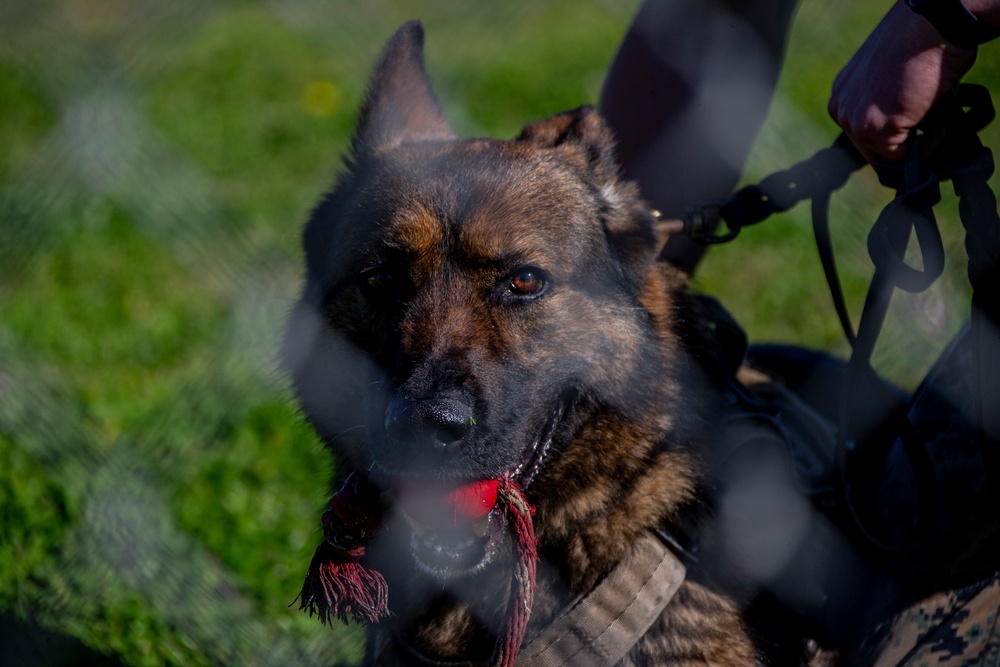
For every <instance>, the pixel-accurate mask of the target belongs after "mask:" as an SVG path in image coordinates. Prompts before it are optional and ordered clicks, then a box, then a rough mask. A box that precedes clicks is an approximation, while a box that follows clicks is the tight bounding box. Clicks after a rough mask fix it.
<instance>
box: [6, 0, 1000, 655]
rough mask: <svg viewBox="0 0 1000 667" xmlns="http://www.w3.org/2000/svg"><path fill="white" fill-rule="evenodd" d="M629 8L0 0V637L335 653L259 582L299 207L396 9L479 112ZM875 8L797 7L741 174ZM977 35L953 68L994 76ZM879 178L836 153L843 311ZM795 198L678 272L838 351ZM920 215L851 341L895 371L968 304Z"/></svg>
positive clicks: (275, 549)
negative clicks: (883, 310)
mask: <svg viewBox="0 0 1000 667" xmlns="http://www.w3.org/2000/svg"><path fill="white" fill-rule="evenodd" d="M636 6H637V3H636V2H635V1H634V0H629V1H628V2H619V1H613V0H573V1H568V0H508V1H507V2H504V3H473V2H458V1H457V0H449V1H447V2H436V3H429V2H416V1H402V0H379V1H375V2H367V3H349V2H346V1H343V0H340V1H333V2H320V1H319V0H268V1H265V2H249V1H236V0H231V1H224V0H212V1H202V0H177V1H175V2H169V3H168V2H154V1H151V0H5V1H4V2H2V3H0V663H2V664H4V665H63V664H79V663H85V662H89V663H93V664H99V663H104V664H111V665H114V664H127V665H143V666H145V665H163V664H172V665H217V664H225V665H230V664H239V665H256V664H261V665H264V664H268V665H270V664H274V665H287V664H298V665H310V664H338V663H343V664H353V663H354V662H355V661H356V660H357V658H358V655H359V650H360V646H361V636H362V634H361V631H360V630H359V629H358V628H354V627H350V628H337V629H334V630H333V631H330V630H328V629H326V628H323V627H321V626H320V624H319V623H318V622H317V621H316V620H315V619H309V618H308V617H306V616H305V615H304V614H302V613H301V612H299V611H297V610H296V609H295V608H294V607H291V608H290V607H289V606H288V605H289V603H291V602H292V599H293V598H294V597H295V595H296V593H297V592H298V588H299V586H300V585H301V581H302V575H303V573H304V568H305V566H306V565H307V564H308V561H309V558H310V555H311V553H312V549H313V548H314V546H315V544H316V543H317V541H318V539H319V537H320V531H319V521H318V519H319V512H320V510H321V507H322V505H323V502H324V500H325V499H326V497H327V494H328V490H327V481H328V478H329V475H330V471H331V466H330V462H329V461H328V459H327V456H326V455H325V454H324V453H323V451H322V449H321V447H320V446H319V444H318V442H317V441H316V439H315V437H314V436H313V435H312V434H311V433H310V432H309V430H308V428H306V427H305V425H304V424H303V422H302V420H301V419H300V417H299V416H298V415H297V414H296V412H295V409H294V407H293V406H292V404H291V402H290V400H289V393H288V389H287V386H286V383H285V380H284V378H283V377H282V376H281V374H280V372H279V371H278V370H277V368H276V364H275V356H276V350H277V346H278V341H279V340H280V335H281V330H282V322H283V319H284V316H285V313H286V312H287V310H288V309H289V307H290V305H291V303H292V302H293V300H294V299H295V297H296V293H297V289H298V283H299V276H300V272H301V256H300V252H299V246H298V233H299V228H300V225H301V223H302V221H303V219H304V216H305V214H306V212H307V211H308V209H309V208H310V206H311V205H312V204H313V202H314V201H315V200H316V199H317V197H318V196H319V194H320V193H321V192H322V191H323V190H324V189H325V188H326V187H327V186H328V184H329V183H330V181H331V179H332V175H333V174H334V173H335V169H336V168H337V165H338V161H339V155H340V153H341V151H342V150H343V149H344V147H345V144H346V141H347V138H348V134H349V132H350V130H351V128H352V126H353V122H354V113H355V110H356V105H357V103H358V100H359V97H360V95H361V93H362V91H363V88H364V84H365V81H366V79H367V76H368V74H369V70H370V67H371V65H372V63H373V60H374V58H375V57H376V55H377V52H378V50H379V48H380V47H381V45H382V43H383V42H384V40H385V39H386V38H387V37H388V36H389V35H390V34H391V32H392V31H393V29H394V28H395V27H396V26H397V25H398V24H399V23H401V22H402V21H404V20H407V19H409V18H414V17H419V18H422V19H423V20H424V23H425V28H426V30H427V61H428V66H429V69H430V71H431V75H432V78H433V79H434V81H435V85H436V88H437V90H438V93H439V96H440V98H441V101H442V104H443V106H444V107H445V109H446V114H447V115H448V117H449V118H450V119H451V121H452V122H453V125H454V126H455V127H456V129H457V130H458V131H459V132H460V133H461V134H464V135H472V134H489V135H496V136H508V137H509V136H513V135H515V134H516V133H517V131H518V130H519V128H520V127H521V125H523V124H524V123H525V122H527V121H528V120H530V119H535V118H538V117H541V116H544V115H547V114H550V113H554V112H557V111H561V110H564V109H567V108H571V107H575V106H578V105H580V104H583V103H593V102H595V101H596V99H597V95H598V92H599V90H600V86H601V82H602V79H603V76H604V72H605V70H606V68H607V65H608V63H609V61H610V59H611V56H612V54H613V53H614V50H615V48H616V46H617V43H618V41H619V40H620V39H621V36H622V35H623V34H624V30H625V28H626V26H627V24H628V22H629V20H630V17H631V15H632V13H633V12H634V10H635V8H636ZM887 6H888V3H867V2H861V1H860V0H852V1H851V2H840V3H830V2H822V1H820V0H806V1H805V2H803V3H802V5H801V7H800V9H799V13H798V17H797V20H796V22H795V29H794V32H793V35H792V39H791V42H790V44H789V50H788V59H787V63H786V67H785V70H784V73H783V76H782V79H781V83H780V89H779V94H778V96H777V98H776V99H775V102H774V104H773V108H772V112H771V115H770V117H769V120H768V123H767V126H766V127H765V129H764V131H763V132H762V134H761V136H760V137H759V139H758V141H757V144H756V147H755V149H754V152H753V154H752V157H751V160H750V164H749V165H748V167H747V171H746V180H748V181H751V180H757V179H759V178H761V177H763V176H764V175H766V174H768V173H770V172H771V171H774V170H776V169H780V168H785V167H787V166H790V165H791V164H792V163H794V162H796V161H798V160H801V159H803V158H805V157H807V156H808V155H811V154H812V153H813V152H814V151H816V150H818V149H819V148H821V147H823V146H825V145H827V144H828V143H829V142H831V141H832V139H833V138H834V136H835V134H836V131H835V128H834V127H833V124H832V123H831V122H830V121H829V120H828V119H827V118H826V113H825V108H826V99H827V94H828V91H829V88H830V84H831V82H832V80H833V77H834V75H835V74H836V72H837V70H838V69H839V67H840V66H841V65H842V64H843V63H844V62H845V61H846V60H847V58H848V57H849V55H850V54H851V53H852V52H853V50H854V49H855V48H856V47H857V46H858V45H859V44H860V43H861V41H862V40H863V38H864V37H865V35H867V33H868V31H869V30H870V29H871V28H872V27H873V26H874V25H875V23H876V22H877V20H878V18H879V17H880V15H881V14H882V13H883V12H884V10H885V9H886V8H887ZM998 56H1000V52H998V51H997V47H996V46H995V45H991V46H986V47H984V48H983V49H982V50H981V55H980V61H979V63H978V64H977V66H976V69H975V71H974V72H973V74H972V76H971V77H970V79H972V80H976V81H979V82H982V83H986V84H987V85H990V86H991V88H993V89H994V90H996V89H997V86H996V85H993V84H995V83H996V82H997V81H1000V57H998ZM987 142H988V143H989V144H990V145H992V146H998V145H1000V135H998V134H997V130H996V129H995V128H991V130H990V131H989V132H988V136H987ZM887 201H888V193H887V192H886V191H884V190H882V189H880V188H879V186H878V185H877V183H876V182H875V180H874V179H873V178H872V177H871V175H870V174H865V175H862V176H860V177H855V179H853V180H852V183H851V184H850V185H849V186H848V188H846V190H845V191H844V193H843V194H841V195H840V196H838V197H837V198H836V200H835V203H834V210H833V217H832V220H833V227H834V230H835V231H834V233H835V236H836V247H837V251H838V258H839V261H840V266H841V270H842V272H843V274H844V275H843V279H844V282H845V287H846V291H847V294H848V297H849V300H850V302H851V304H852V307H853V308H854V312H855V313H857V310H858V308H859V307H860V303H861V299H862V298H863V294H864V289H865V287H866V285H867V280H868V278H869V276H870V266H869V262H868V258H867V254H866V251H865V249H864V238H865V234H866V233H867V230H868V228H869V227H870V225H871V224H872V222H873V221H874V219H875V216H876V215H877V213H878V211H879V210H880V208H881V206H882V205H884V204H885V203H886V202H887ZM806 216H807V211H805V210H796V211H794V212H793V213H792V214H790V215H785V216H782V217H781V218H777V219H775V220H772V221H770V222H768V223H767V224H765V225H761V226H759V227H756V228H753V229H749V230H746V231H745V232H744V234H743V235H742V236H741V237H740V239H739V240H738V241H737V242H735V243H733V244H731V245H729V246H725V247H721V248H716V249H714V250H713V251H712V252H711V253H710V255H709V258H708V260H707V261H706V263H705V264H704V266H703V268H702V269H701V271H700V273H699V276H698V279H697V287H698V288H699V289H702V290H704V291H707V292H710V293H713V294H715V295H717V296H719V297H721V298H722V300H723V301H724V302H725V303H726V304H727V305H728V306H729V307H730V308H731V309H732V310H733V312H734V313H735V314H736V316H737V318H738V319H739V320H740V321H741V322H742V323H743V324H744V325H745V326H746V327H747V329H748V331H749V332H750V335H751V337H752V338H753V339H754V340H757V341H764V340H779V341H785V342H795V343H801V344H806V345H810V346H815V347H822V348H825V349H830V350H834V351H837V352H844V351H845V349H846V348H845V346H844V344H843V343H842V342H841V334H840V332H839V329H838V326H837V323H836V318H835V316H834V313H833V310H832V308H831V305H830V301H829V297H828V295H827V291H826V287H825V285H824V282H823V278H822V274H821V271H820V268H819V263H818V261H817V259H816V253H815V250H814V248H813V242H812V238H811V232H810V231H809V225H808V220H807V217H806ZM940 217H941V223H942V228H943V230H944V232H945V238H946V242H947V244H948V247H949V249H950V261H949V264H948V269H947V272H946V275H945V276H944V277H943V278H942V279H941V280H939V281H938V283H937V284H936V285H935V286H934V287H933V288H932V289H931V290H930V291H929V292H928V293H926V294H924V295H920V296H918V297H913V296H906V297H905V298H897V299H896V302H895V304H896V305H895V309H894V312H893V315H892V318H891V321H890V322H889V324H888V325H887V328H886V331H885V334H884V335H883V344H882V346H881V347H880V349H879V350H878V353H877V361H878V365H879V369H880V370H882V371H883V372H884V373H885V374H887V375H889V376H890V377H893V378H894V379H896V380H897V381H899V382H901V383H903V384H905V385H908V386H912V385H913V384H914V383H915V382H916V381H918V380H919V378H920V377H921V376H922V374H923V372H924V371H925V370H926V368H927V367H928V366H929V364H930V363H931V361H932V360H933V357H934V355H935V354H936V352H937V351H938V350H939V349H940V348H941V346H942V345H943V344H944V343H945V341H946V340H947V339H948V337H949V336H950V335H951V334H952V333H953V332H954V331H955V329H956V328H957V327H958V326H959V324H960V322H961V321H962V319H963V318H964V316H965V314H966V311H967V308H968V305H967V304H968V291H967V288H966V287H965V274H964V270H965V269H964V263H963V261H962V248H961V243H962V235H961V231H960V225H959V223H958V221H957V217H956V214H955V206H954V201H953V198H950V197H948V198H946V202H945V206H944V207H943V208H942V213H941V214H940Z"/></svg>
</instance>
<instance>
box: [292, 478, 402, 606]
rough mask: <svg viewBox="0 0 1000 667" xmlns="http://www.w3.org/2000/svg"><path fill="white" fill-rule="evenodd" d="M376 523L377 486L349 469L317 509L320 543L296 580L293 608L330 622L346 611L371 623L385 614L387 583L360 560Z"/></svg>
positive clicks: (379, 513) (378, 511)
mask: <svg viewBox="0 0 1000 667" xmlns="http://www.w3.org/2000/svg"><path fill="white" fill-rule="evenodd" d="M381 525H382V510H381V501H380V498H379V491H378V489H377V488H376V487H375V486H373V485H372V484H371V483H370V482H369V481H368V479H367V478H366V477H365V476H364V475H363V474H361V473H356V472H355V473H351V475H350V476H348V478H347V479H346V480H345V481H344V485H343V486H342V487H341V489H340V490H339V491H337V493H335V494H333V498H331V499H330V505H329V507H327V509H326V511H325V512H324V513H323V542H322V544H320V545H319V547H317V549H316V553H315V554H313V558H312V562H311V563H310V564H309V572H308V573H307V574H306V580H305V582H304V583H303V585H302V592H301V593H300V594H299V597H300V598H301V599H302V603H301V604H300V605H299V609H306V610H308V611H309V615H310V616H312V615H313V614H314V613H315V614H317V615H319V620H320V621H321V622H322V623H325V624H330V623H332V622H333V618H334V617H337V618H339V619H340V620H341V621H343V622H344V623H347V621H348V615H350V616H351V617H353V618H354V620H355V621H356V622H358V623H362V624H367V623H375V622H377V621H379V620H381V619H382V618H385V617H386V616H388V615H389V592H388V586H387V585H386V583H385V579H384V578H383V577H382V575H381V573H379V572H378V571H377V570H372V569H369V568H367V567H365V566H364V565H363V564H362V563H361V560H362V558H363V557H364V555H365V551H366V547H367V544H368V541H369V540H370V539H371V538H372V536H374V535H375V533H376V532H377V531H378V529H379V527H380V526H381Z"/></svg>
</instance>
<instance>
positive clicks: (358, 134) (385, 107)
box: [353, 21, 455, 158]
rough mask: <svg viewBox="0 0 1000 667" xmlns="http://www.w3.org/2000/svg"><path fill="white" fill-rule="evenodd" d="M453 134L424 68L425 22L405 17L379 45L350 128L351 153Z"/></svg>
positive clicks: (445, 138) (443, 138) (438, 138)
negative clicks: (355, 121)
mask: <svg viewBox="0 0 1000 667" xmlns="http://www.w3.org/2000/svg"><path fill="white" fill-rule="evenodd" d="M454 138H455V133H454V132H453V131H452V129H451V126H450V125H448V121H447V120H445V118H444V115H443V114H442V113H441V109H440V108H439V107H438V104H437V101H436V100H435V99H434V91H433V90H432V89H431V83H430V80H429V79H428V77H427V71H426V70H425V69H424V29H423V26H421V24H420V22H419V21H410V22H408V23H404V24H403V25H402V26H400V27H399V29H398V30H396V32H395V34H394V35H393V36H392V37H391V38H390V39H389V41H388V43H387V44H386V45H385V48H384V49H383V50H382V56H381V58H379V62H378V65H377V66H376V67H375V73H374V74H373V75H372V79H371V82H370V83H369V84H368V94H367V95H366V96H365V101H364V103H363V104H362V105H361V116H360V118H359V120H358V127H357V130H356V131H355V133H354V141H353V153H354V156H355V157H356V158H363V157H364V156H366V155H370V154H373V153H376V152H379V151H381V150H384V149H387V148H393V147H395V146H398V145H400V144H402V143H404V142H417V141H435V140H447V139H454Z"/></svg>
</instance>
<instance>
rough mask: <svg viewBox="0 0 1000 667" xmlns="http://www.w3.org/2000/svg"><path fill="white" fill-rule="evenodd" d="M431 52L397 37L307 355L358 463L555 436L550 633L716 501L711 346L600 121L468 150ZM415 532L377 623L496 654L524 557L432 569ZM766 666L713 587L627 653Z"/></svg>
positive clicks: (397, 527)
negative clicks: (705, 447) (428, 67)
mask: <svg viewBox="0 0 1000 667" xmlns="http://www.w3.org/2000/svg"><path fill="white" fill-rule="evenodd" d="M421 50H422V32H421V29H420V27H419V25H418V24H415V23H411V24H407V25H405V26H403V27H402V28H401V29H400V30H399V31H398V32H397V33H396V35H395V36H394V37H393V38H392V40H391V41H390V42H389V44H388V45H387V47H386V49H385V51H384V53H383V56H382V59H381V62H380V63H379V65H378V67H377V70H376V72H375V74H374V77H373V79H372V82H371V85H370V88H369V91H368V95H367V98H366V100H365V101H364V104H363V106H362V110H361V116H360V121H359V124H358V128H357V130H356V134H355V136H354V140H353V145H352V149H351V154H350V156H349V160H348V162H347V169H346V173H345V174H344V175H343V176H342V177H341V178H340V179H339V182H338V183H337V185H336V186H335V188H334V189H333V190H332V191H331V192H330V193H329V194H328V195H327V196H326V197H324V198H323V200H322V201H321V202H320V204H319V205H318V207H317V208H316V209H315V211H314V212H313V214H312V216H311V217H310V219H309V221H308V224H307V226H306V229H305V233H304V246H305V254H306V269H307V272H306V279H307V282H306V287H305V292H304V295H303V297H302V299H301V301H300V303H299V304H298V305H297V306H296V308H295V309H294V312H293V313H292V317H291V324H290V328H289V333H288V337H287V342H286V362H287V364H288V367H289V369H290V371H291V374H292V377H293V382H294V386H295V388H296V392H297V395H298V398H299V400H300V403H301V405H302V407H303V409H304V411H305V413H306V415H307V416H308V418H309V419H310V421H311V423H312V424H313V426H314V427H315V428H316V430H317V432H318V433H319V434H320V435H321V436H322V437H323V439H324V440H325V441H326V442H327V443H328V445H329V447H330V448H331V450H332V451H333V453H334V455H335V457H336V460H337V461H338V463H339V468H338V470H339V471H340V472H342V473H346V472H348V471H350V470H355V469H360V470H366V471H367V470H371V471H372V472H373V475H374V477H375V479H376V480H378V479H388V478H389V477H412V478H433V479H441V480H455V481H456V483H458V482H459V481H462V480H470V479H481V478H494V477H498V476H501V475H503V474H505V473H509V472H512V471H515V470H516V469H517V468H518V466H519V464H522V463H523V462H524V461H525V460H526V459H527V458H530V456H531V455H532V453H533V451H534V448H535V447H536V446H537V445H538V444H539V443H540V441H542V440H545V441H547V442H548V441H550V442H551V444H550V446H549V447H548V448H547V455H546V456H544V457H543V461H542V464H541V466H540V468H539V469H538V471H537V474H536V475H534V476H533V478H532V477H531V475H530V474H527V473H526V472H525V471H523V470H522V471H520V472H519V475H520V477H519V481H522V483H526V484H527V488H526V494H527V498H528V500H529V501H530V503H531V504H532V505H533V506H534V507H535V508H536V513H535V515H534V525H535V530H536V533H537V536H538V539H539V553H540V557H541V564H540V569H539V582H538V585H539V589H538V593H537V595H536V601H535V606H534V609H533V612H532V616H531V629H537V628H540V627H543V626H544V625H545V624H546V623H547V622H549V621H550V620H551V619H553V617H554V616H555V615H556V614H557V613H558V612H559V611H560V609H561V608H562V607H563V606H564V605H565V604H567V603H568V602H569V601H570V600H572V599H573V598H574V597H575V596H578V595H580V594H582V593H585V592H586V591H588V590H590V589H591V588H592V587H593V586H594V585H595V584H596V583H597V582H598V581H599V580H601V578H602V577H603V576H604V575H606V574H607V573H608V572H609V571H610V570H611V569H612V568H614V566H615V565H616V564H617V563H618V562H619V561H620V560H621V559H622V557H623V555H624V554H625V553H626V552H627V550H628V549H629V548H630V545H631V544H633V542H634V541H635V540H636V539H637V538H638V537H639V536H641V535H642V534H644V533H645V532H646V531H648V530H649V529H650V528H652V527H657V526H669V525H670V524H671V522H672V521H675V520H677V518H678V517H680V516H681V515H687V514H690V513H692V512H696V511H697V508H698V501H697V497H698V489H699V470H700V469H701V464H700V462H699V458H700V455H701V451H700V446H701V445H700V444H699V443H701V442H702V438H703V435H704V434H703V433H702V429H703V428H704V427H705V425H704V420H703V419H699V417H698V416H697V415H698V414H699V410H700V409H701V408H702V407H704V406H701V407H699V402H704V399H702V398H699V399H698V400H693V399H692V397H693V396H703V394H700V393H699V392H700V390H702V389H705V388H706V387H710V386H711V383H710V382H708V383H703V380H702V379H701V378H700V375H701V374H702V367H703V366H704V362H705V358H706V357H707V356H708V354H709V353H708V352H707V350H709V348H710V345H709V343H708V342H706V341H708V340H709V338H708V335H707V334H706V333H704V332H702V331H701V330H700V329H699V325H698V322H699V321H700V320H699V314H698V313H697V312H696V309H697V303H696V301H695V300H694V299H692V298H691V297H690V296H689V295H688V293H687V292H686V279H685V276H684V275H683V274H681V273H679V272H678V271H676V270H674V269H672V268H671V267H670V265H668V264H666V263H664V262H659V261H657V252H658V249H659V248H660V247H661V245H662V241H663V238H661V236H660V235H659V234H657V233H656V230H657V228H658V225H657V221H656V219H655V218H654V217H653V215H652V214H651V212H650V210H649V208H648V207H647V206H646V205H645V204H644V203H643V201H642V200H641V199H640V197H639V193H638V190H637V188H636V187H635V186H634V185H633V184H631V183H627V182H623V181H622V180H620V178H619V173H618V165H617V164H616V163H615V157H614V146H613V139H612V136H611V134H610V132H609V130H608V129H607V128H606V126H605V124H604V123H603V121H602V119H601V118H600V117H599V115H598V114H597V113H596V112H595V111H594V110H592V109H589V108H581V109H577V110H575V111H570V112H567V113H562V114H559V115H556V116H553V117H551V118H548V119H545V120H542V121H539V122H537V123H534V124H532V125H529V126H527V127H526V128H525V129H524V130H523V132H522V133H521V135H520V136H519V137H518V138H517V139H516V140H513V141H499V140H492V139H468V140H463V139H458V138H456V137H455V136H454V134H453V132H452V130H451V129H450V127H449V126H448V124H447V122H446V121H445V120H444V118H443V116H442V114H441V112H440V110H439V108H438V106H437V104H436V102H435V99H434V96H433V93H432V92H431V89H430V85H429V83H428V80H427V77H426V74H425V72H424V68H423V62H422V53H421ZM403 414H405V415H406V418H405V419H404V418H401V416H400V415H403ZM387 426H389V427H395V428H388V429H387ZM543 444H544V443H543ZM529 482H530V483H529ZM410 539H411V538H410V530H409V528H408V527H407V526H406V524H405V523H404V522H403V520H402V519H401V518H400V517H399V516H398V513H395V514H390V516H389V518H388V523H387V526H386V529H385V530H383V531H382V532H381V534H380V537H379V539H378V540H377V542H376V543H375V544H374V545H373V548H372V550H371V558H372V561H373V563H374V564H375V565H377V566H378V567H379V568H380V569H381V570H382V571H383V572H384V573H385V575H386V578H387V580H388V582H389V590H390V606H391V609H392V612H393V616H392V617H391V618H390V619H389V620H388V621H385V622H383V623H381V624H379V625H378V626H376V627H375V628H374V629H373V632H375V633H377V634H378V635H379V636H381V637H383V638H385V637H391V638H394V639H393V640H395V638H398V639H400V640H402V641H405V642H408V643H409V644H410V645H412V646H413V647H415V648H416V649H417V650H419V651H421V652H422V653H424V654H426V655H427V656H430V657H432V658H435V659H441V660H457V659H470V660H481V659H484V658H487V657H488V656H489V655H490V652H491V650H492V647H493V642H494V638H495V634H496V632H497V628H498V627H499V625H500V623H501V617H502V614H503V611H504V604H505V599H506V592H507V583H506V582H507V581H508V579H509V576H510V575H509V568H510V564H509V563H508V562H507V559H506V558H504V556H503V553H504V551H503V549H496V550H495V553H490V554H489V555H488V557H486V558H484V559H483V560H482V562H478V563H475V564H473V565H472V566H470V567H468V568H465V569H464V570H462V571H454V572H452V571H449V570H448V569H447V568H443V569H442V568H437V569H436V568H435V567H428V566H427V565H426V564H423V565H422V564H421V563H420V562H419V559H418V558H415V557H414V556H413V555H412V554H411V544H410ZM531 629H529V632H530V631H531ZM369 659H371V656H369ZM756 659H757V656H756V653H755V648H754V646H753V644H752V642H751V641H750V639H749V637H748V634H747V632H746V629H745V627H744V622H743V620H742V619H741V616H740V613H739V611H738V609H737V608H736V606H735V605H734V604H732V603H731V602H730V601H728V600H727V599H725V598H724V597H722V596H720V595H718V594H716V593H713V592H711V591H709V590H708V589H706V588H704V587H702V586H700V585H698V584H695V583H692V582H690V581H689V582H686V583H685V584H684V585H683V586H682V588H681V589H680V591H679V592H678V594H677V595H676V597H675V598H674V600H673V601H672V602H671V603H670V605H669V606H667V608H666V610H665V611H664V613H663V615H662V617H661V618H660V619H659V621H658V622H656V623H655V624H654V625H653V627H652V628H651V629H650V631H649V632H648V634H646V635H645V636H644V637H643V638H642V639H641V640H640V641H639V643H638V644H637V645H636V646H635V647H634V649H633V650H632V651H631V652H630V653H629V655H628V656H627V658H626V659H625V661H624V664H635V665H652V664H658V665H659V664H689V663H690V664H705V663H706V662H707V663H711V664H716V665H746V664H753V663H754V662H755V661H756Z"/></svg>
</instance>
